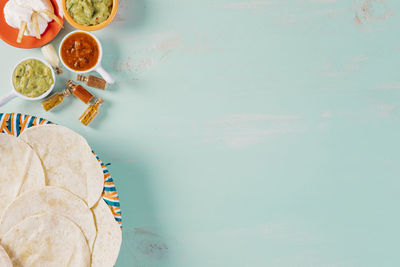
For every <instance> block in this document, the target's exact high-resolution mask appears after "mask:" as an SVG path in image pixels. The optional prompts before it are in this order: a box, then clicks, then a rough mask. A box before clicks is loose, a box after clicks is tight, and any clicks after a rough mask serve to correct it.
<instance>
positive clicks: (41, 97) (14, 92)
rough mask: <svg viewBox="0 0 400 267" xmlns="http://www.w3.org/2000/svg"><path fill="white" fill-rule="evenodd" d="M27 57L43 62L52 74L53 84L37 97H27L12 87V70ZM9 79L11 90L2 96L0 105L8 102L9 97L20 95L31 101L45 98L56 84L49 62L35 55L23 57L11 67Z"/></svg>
mask: <svg viewBox="0 0 400 267" xmlns="http://www.w3.org/2000/svg"><path fill="white" fill-rule="evenodd" d="M28 59H35V60H38V61H40V62H42V63H43V64H45V65H46V66H47V67H49V68H50V70H51V75H52V76H53V81H54V82H53V84H52V85H51V86H50V88H49V90H47V91H46V92H44V93H43V94H41V95H40V96H38V97H28V96H24V95H23V94H21V93H19V92H17V90H15V87H14V83H13V76H14V71H15V69H16V68H17V66H18V65H19V64H21V63H22V62H24V61H25V60H28ZM10 80H11V87H12V91H11V92H10V93H9V94H8V95H6V96H4V97H3V98H1V99H0V106H2V105H4V104H6V103H7V102H9V101H10V100H11V99H13V98H15V97H20V98H22V99H25V100H30V101H32V100H40V99H43V98H45V97H46V96H48V95H49V94H50V93H51V91H53V89H54V85H55V84H56V74H55V73H54V70H53V68H52V67H51V66H50V64H49V63H47V62H46V61H44V60H42V59H40V58H37V57H27V58H24V59H22V60H20V61H19V62H18V63H17V64H16V65H15V66H14V68H13V69H12V73H11V79H10Z"/></svg>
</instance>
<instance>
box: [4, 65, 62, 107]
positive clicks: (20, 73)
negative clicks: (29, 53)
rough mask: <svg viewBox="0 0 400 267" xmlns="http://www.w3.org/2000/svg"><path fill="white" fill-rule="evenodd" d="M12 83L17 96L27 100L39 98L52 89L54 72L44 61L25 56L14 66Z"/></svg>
mask: <svg viewBox="0 0 400 267" xmlns="http://www.w3.org/2000/svg"><path fill="white" fill-rule="evenodd" d="M12 84H13V87H14V90H15V92H17V93H18V94H19V96H22V97H23V98H25V99H29V100H35V99H41V98H43V97H45V96H47V95H48V94H49V93H50V92H51V90H53V88H54V84H55V74H54V71H53V69H52V68H51V66H50V65H48V64H47V63H46V62H44V61H42V60H40V59H38V58H27V59H24V60H22V61H21V62H19V63H18V64H17V66H16V67H15V68H14V71H13V74H12Z"/></svg>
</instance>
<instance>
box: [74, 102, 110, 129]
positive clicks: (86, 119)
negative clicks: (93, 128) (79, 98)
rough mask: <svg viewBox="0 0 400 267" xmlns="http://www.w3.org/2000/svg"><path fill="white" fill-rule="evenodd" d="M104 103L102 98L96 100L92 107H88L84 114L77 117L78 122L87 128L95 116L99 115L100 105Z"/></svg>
mask: <svg viewBox="0 0 400 267" xmlns="http://www.w3.org/2000/svg"><path fill="white" fill-rule="evenodd" d="M103 103H104V100H103V99H102V98H98V99H96V102H94V104H93V105H90V106H89V107H88V108H87V109H86V110H85V112H84V113H83V114H82V115H81V116H80V117H79V120H80V121H81V122H82V123H83V124H84V125H85V126H88V125H89V124H90V123H91V122H92V120H93V119H94V118H95V117H96V116H97V114H98V113H99V107H100V105H101V104H103Z"/></svg>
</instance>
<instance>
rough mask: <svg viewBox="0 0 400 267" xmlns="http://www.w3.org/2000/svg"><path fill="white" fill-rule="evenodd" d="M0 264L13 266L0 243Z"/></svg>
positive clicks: (6, 266)
mask: <svg viewBox="0 0 400 267" xmlns="http://www.w3.org/2000/svg"><path fill="white" fill-rule="evenodd" d="M0 266H1V267H13V265H12V262H11V259H10V257H9V256H8V254H7V252H6V251H5V249H4V248H3V246H1V245H0Z"/></svg>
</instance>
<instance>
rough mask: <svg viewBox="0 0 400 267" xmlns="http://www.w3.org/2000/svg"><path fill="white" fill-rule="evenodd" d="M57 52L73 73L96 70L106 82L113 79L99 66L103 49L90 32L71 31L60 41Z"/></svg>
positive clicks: (110, 81)
mask: <svg viewBox="0 0 400 267" xmlns="http://www.w3.org/2000/svg"><path fill="white" fill-rule="evenodd" d="M59 54H60V58H61V62H62V63H63V64H64V66H65V67H66V68H67V69H69V70H70V71H72V72H75V73H87V72H91V71H97V72H98V73H99V74H100V75H101V76H102V77H103V78H104V79H105V80H106V81H107V82H108V83H114V79H113V78H112V77H111V75H110V74H109V73H108V72H106V71H105V70H104V69H103V67H102V66H101V59H102V57H103V49H102V46H101V43H100V41H99V40H98V39H97V38H96V36H94V35H93V34H92V33H89V32H85V31H73V32H71V33H69V34H67V35H66V36H65V37H64V39H63V40H62V41H61V45H60V49H59Z"/></svg>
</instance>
